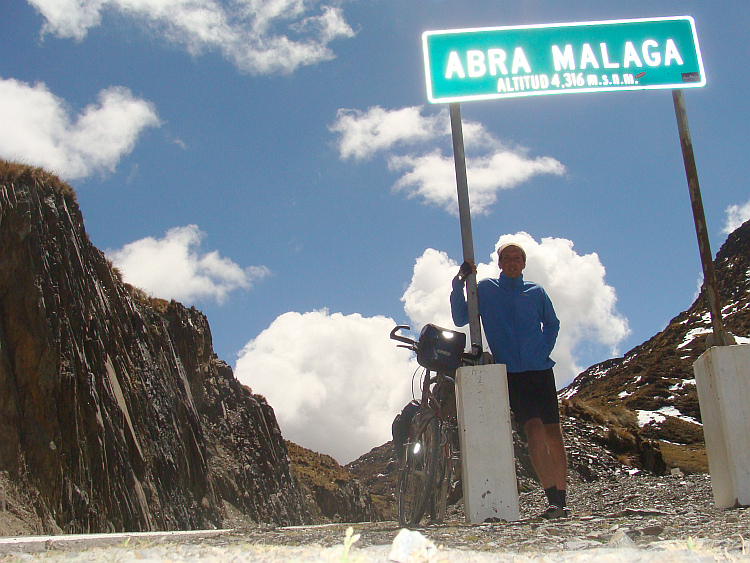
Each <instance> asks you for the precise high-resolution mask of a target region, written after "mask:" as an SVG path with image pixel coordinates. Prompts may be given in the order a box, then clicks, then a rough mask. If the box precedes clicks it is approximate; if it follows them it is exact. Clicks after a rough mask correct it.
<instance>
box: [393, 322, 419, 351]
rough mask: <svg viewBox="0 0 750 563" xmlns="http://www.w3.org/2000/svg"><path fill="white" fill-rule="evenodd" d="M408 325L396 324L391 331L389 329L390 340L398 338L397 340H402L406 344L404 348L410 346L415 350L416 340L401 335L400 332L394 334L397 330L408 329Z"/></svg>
mask: <svg viewBox="0 0 750 563" xmlns="http://www.w3.org/2000/svg"><path fill="white" fill-rule="evenodd" d="M409 328H410V327H409V326H408V325H397V326H396V327H395V328H394V329H393V330H392V331H391V340H398V341H399V342H403V343H404V344H408V345H409V346H404V348H412V349H413V350H414V351H415V352H416V350H417V343H416V341H414V340H412V339H411V338H406V337H405V336H401V335H400V334H396V333H397V332H398V331H399V330H401V329H404V330H409Z"/></svg>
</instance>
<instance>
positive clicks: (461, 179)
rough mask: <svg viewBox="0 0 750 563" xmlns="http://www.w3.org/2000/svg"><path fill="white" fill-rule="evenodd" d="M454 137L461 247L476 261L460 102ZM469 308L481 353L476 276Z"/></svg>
mask: <svg viewBox="0 0 750 563" xmlns="http://www.w3.org/2000/svg"><path fill="white" fill-rule="evenodd" d="M450 110H451V134H452V137H453V160H454V162H455V165H456V188H457V191H458V217H459V221H460V223H461V243H462V245H463V252H464V261H466V260H471V261H472V262H473V261H474V238H473V236H472V234H471V213H470V211H469V183H468V181H467V179H466V155H465V154H464V134H463V129H462V128H461V107H460V106H459V104H458V102H456V103H452V104H450ZM466 304H467V306H468V308H469V332H470V336H471V344H472V346H473V345H478V346H479V349H480V350H481V349H482V325H481V324H480V322H479V301H478V299H477V276H476V274H470V275H469V276H468V277H467V278H466Z"/></svg>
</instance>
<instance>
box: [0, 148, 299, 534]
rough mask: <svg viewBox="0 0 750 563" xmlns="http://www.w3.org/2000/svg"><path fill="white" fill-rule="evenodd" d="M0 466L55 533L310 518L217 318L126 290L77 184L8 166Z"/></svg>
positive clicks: (262, 405) (0, 325)
mask: <svg viewBox="0 0 750 563" xmlns="http://www.w3.org/2000/svg"><path fill="white" fill-rule="evenodd" d="M0 471H4V472H7V474H8V475H9V476H10V478H11V479H13V480H16V481H18V482H23V483H24V484H25V485H26V486H28V487H31V488H33V489H35V490H36V491H38V497H37V498H38V499H39V501H38V503H37V504H38V506H37V507H36V510H37V512H38V513H43V514H41V516H42V517H43V518H46V521H48V522H49V525H48V527H49V528H50V530H49V531H59V530H62V531H64V532H100V531H121V530H129V531H135V530H176V529H196V528H211V527H220V526H222V525H223V522H224V521H225V518H226V517H227V515H228V513H229V512H237V511H239V512H240V513H242V514H243V515H245V516H246V517H247V518H248V519H249V520H252V521H255V522H264V523H275V524H303V523H310V522H312V520H313V516H312V511H311V509H310V507H309V504H308V503H307V502H306V500H305V496H304V493H303V492H302V489H301V488H300V486H299V484H298V482H297V480H296V479H295V478H294V477H293V476H292V473H291V470H290V462H289V458H288V454H287V448H286V445H285V443H284V441H283V439H282V437H281V432H280V430H279V427H278V424H277V422H276V418H275V416H274V413H273V410H272V408H271V407H270V406H269V405H268V404H267V402H266V400H265V399H264V398H263V397H261V396H258V395H254V394H252V392H251V391H250V390H249V389H248V388H247V387H244V386H242V385H241V384H240V383H239V382H238V381H237V380H236V379H235V378H234V375H233V374H232V371H231V369H230V368H229V367H228V366H227V365H226V364H225V363H223V362H222V361H221V360H219V359H218V358H217V357H216V355H215V354H214V353H213V348H212V342H211V332H210V329H209V326H208V322H207V320H206V318H205V317H204V316H203V315H202V314H201V313H200V312H198V311H196V310H195V309H187V308H185V307H183V306H182V305H180V304H179V303H176V302H174V301H173V302H171V303H167V302H165V301H160V300H155V299H150V298H148V297H146V296H145V295H144V294H142V292H139V291H138V290H135V289H133V288H131V287H128V286H127V285H126V284H124V283H123V282H122V280H121V279H120V276H119V274H118V273H117V272H116V270H114V269H113V268H112V266H111V264H109V263H108V262H107V260H106V258H105V257H104V255H103V254H102V253H101V252H100V251H99V250H97V249H96V248H95V247H94V246H93V245H92V244H91V243H90V241H89V240H88V237H87V235H86V233H85V231H84V228H83V219H82V217H81V214H80V211H79V209H78V206H77V204H76V201H75V195H74V193H73V192H72V190H71V189H70V188H69V187H68V186H66V185H65V184H62V183H61V182H59V180H57V179H56V178H54V177H52V176H49V175H48V174H46V173H44V172H43V171H41V170H38V169H32V168H27V167H21V166H17V165H13V164H8V163H4V162H0ZM55 528H57V530H56V529H55Z"/></svg>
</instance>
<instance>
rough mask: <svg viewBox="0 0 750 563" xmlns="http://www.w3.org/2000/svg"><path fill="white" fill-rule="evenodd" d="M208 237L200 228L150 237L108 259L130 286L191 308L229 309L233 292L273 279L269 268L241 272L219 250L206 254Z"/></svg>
mask: <svg viewBox="0 0 750 563" xmlns="http://www.w3.org/2000/svg"><path fill="white" fill-rule="evenodd" d="M205 236H206V235H205V233H203V232H201V231H200V229H198V227H197V226H196V225H188V226H186V227H174V228H173V229H170V230H169V231H167V233H166V234H165V236H164V237H163V238H153V237H146V238H143V239H140V240H137V241H135V242H131V243H129V244H126V245H125V246H123V247H122V248H121V249H119V250H108V251H107V252H106V254H107V256H108V257H109V258H110V259H111V260H112V262H114V264H115V265H116V266H117V267H118V268H119V269H120V270H121V271H122V273H123V276H124V278H125V281H127V282H128V283H130V284H132V285H134V286H136V287H139V288H141V289H143V290H145V291H147V292H149V293H151V294H152V295H154V296H156V297H160V298H163V299H176V300H177V301H181V302H183V303H186V304H192V303H194V302H195V301H197V300H213V301H216V302H217V303H219V304H221V303H224V302H225V301H226V299H227V297H228V296H229V294H230V293H231V292H232V291H235V290H237V289H245V290H247V289H250V288H251V287H252V285H253V283H254V282H255V281H257V280H260V279H263V278H264V277H266V276H267V275H269V274H270V271H269V270H268V268H266V267H265V266H250V267H248V268H242V267H241V266H238V265H237V264H235V263H234V262H232V260H230V259H228V258H223V257H221V256H220V255H219V253H218V252H217V251H215V250H214V251H210V252H204V251H202V249H201V243H202V241H203V239H204V238H205Z"/></svg>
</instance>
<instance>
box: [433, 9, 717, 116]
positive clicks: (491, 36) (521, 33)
mask: <svg viewBox="0 0 750 563" xmlns="http://www.w3.org/2000/svg"><path fill="white" fill-rule="evenodd" d="M422 46H423V51H424V61H425V76H426V81H427V98H428V99H429V101H430V102H432V103H449V102H462V101H469V100H491V99H495V98H503V97H516V96H538V95H546V94H564V93H574V92H596V91H599V92H601V91H613V90H649V89H658V88H669V89H674V88H694V87H700V86H704V85H705V84H706V77H705V73H704V70H703V61H702V60H701V54H700V48H699V46H698V37H697V35H696V32H695V22H694V21H693V18H691V17H690V16H677V17H668V18H648V19H633V20H612V21H601V22H584V23H559V24H544V25H525V26H517V27H491V28H477V29H457V30H445V31H426V32H425V33H424V34H423V35H422Z"/></svg>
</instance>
